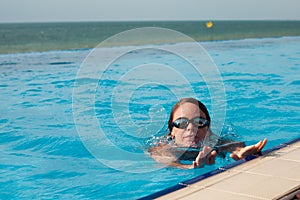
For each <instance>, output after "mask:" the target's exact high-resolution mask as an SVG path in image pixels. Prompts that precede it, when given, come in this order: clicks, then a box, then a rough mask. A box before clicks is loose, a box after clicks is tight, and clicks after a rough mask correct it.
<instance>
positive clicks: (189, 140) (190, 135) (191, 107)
mask: <svg viewBox="0 0 300 200" xmlns="http://www.w3.org/2000/svg"><path fill="white" fill-rule="evenodd" d="M183 117H184V118H187V119H189V120H191V119H194V118H195V117H202V118H204V119H206V116H205V114H204V112H202V111H201V110H200V109H199V107H198V106H196V105H195V104H192V103H189V102H186V103H183V104H181V105H180V106H179V107H178V108H177V109H176V110H175V112H174V114H173V121H175V120H176V119H178V118H183ZM207 130H208V127H207V126H206V127H203V128H199V129H198V126H195V125H193V123H189V124H188V126H187V127H186V128H184V129H179V128H176V127H173V129H172V132H171V135H172V136H173V137H175V143H176V144H177V145H179V146H182V147H197V145H198V143H199V142H200V141H203V140H204V138H205V136H206V133H207Z"/></svg>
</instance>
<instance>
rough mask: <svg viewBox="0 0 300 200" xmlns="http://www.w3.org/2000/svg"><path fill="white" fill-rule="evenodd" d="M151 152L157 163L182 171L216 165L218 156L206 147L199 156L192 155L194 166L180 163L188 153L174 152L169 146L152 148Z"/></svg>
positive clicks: (198, 153)
mask: <svg viewBox="0 0 300 200" xmlns="http://www.w3.org/2000/svg"><path fill="white" fill-rule="evenodd" d="M149 152H150V153H151V156H152V158H153V159H154V160H155V161H157V162H160V163H163V164H166V165H169V166H172V167H178V168H182V169H192V168H199V167H203V166H204V165H205V164H208V165H211V164H214V163H215V158H216V156H217V152H216V151H214V150H212V148H211V147H204V148H203V149H202V150H201V151H200V152H197V154H194V153H195V152H193V153H192V154H193V155H194V159H193V160H194V161H193V163H192V164H183V163H181V162H180V159H181V158H182V157H183V154H185V153H186V152H184V151H178V150H174V148H171V147H169V146H168V145H162V146H158V147H154V148H150V149H149Z"/></svg>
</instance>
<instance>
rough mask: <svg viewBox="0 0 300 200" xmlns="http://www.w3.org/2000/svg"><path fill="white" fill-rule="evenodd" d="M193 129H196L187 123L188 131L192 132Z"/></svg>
mask: <svg viewBox="0 0 300 200" xmlns="http://www.w3.org/2000/svg"><path fill="white" fill-rule="evenodd" d="M194 128H196V127H195V126H194V125H193V123H189V124H188V126H187V130H188V131H190V130H193V129H194Z"/></svg>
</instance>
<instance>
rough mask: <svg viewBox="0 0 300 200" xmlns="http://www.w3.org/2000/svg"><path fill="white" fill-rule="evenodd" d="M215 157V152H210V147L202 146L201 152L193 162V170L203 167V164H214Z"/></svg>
mask: <svg viewBox="0 0 300 200" xmlns="http://www.w3.org/2000/svg"><path fill="white" fill-rule="evenodd" d="M216 156H217V152H216V151H212V148H211V147H207V146H204V147H203V149H202V151H200V152H199V154H198V156H197V158H196V159H195V161H194V162H193V168H198V167H203V165H205V164H208V165H212V164H214V163H215V159H216Z"/></svg>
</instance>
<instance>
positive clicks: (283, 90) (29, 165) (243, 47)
mask: <svg viewBox="0 0 300 200" xmlns="http://www.w3.org/2000/svg"><path fill="white" fill-rule="evenodd" d="M174 45H175V46H176V45H177V44H174ZM202 45H203V47H205V49H206V51H207V52H208V53H209V55H210V56H211V57H212V59H213V60H214V62H215V64H216V66H217V67H218V69H219V71H220V74H221V77H222V80H223V84H224V85H223V86H224V88H225V94H226V96H225V100H226V102H221V103H223V104H226V123H227V124H230V128H234V130H235V133H237V135H238V136H236V139H237V140H242V141H245V142H246V143H247V144H253V143H255V142H256V141H258V140H259V139H263V138H268V140H269V141H268V144H267V146H266V148H270V147H273V146H275V145H278V144H280V143H282V142H285V141H288V140H290V139H293V138H296V137H299V136H300V134H299V129H300V123H299V122H300V76H299V73H300V49H299V46H300V37H283V38H267V39H245V40H236V41H219V42H205V43H202ZM115 50H118V48H117V47H115ZM90 52H91V50H89V49H83V50H74V51H51V52H41V53H24V54H7V55H0V71H1V73H0V77H1V78H0V80H1V82H0V94H1V98H0V113H1V115H0V147H1V148H0V151H1V159H0V174H1V176H0V177H1V181H0V188H1V191H0V198H1V199H32V198H38V199H40V198H60V199H79V198H80V199H136V198H139V197H143V196H145V195H148V194H151V193H153V192H156V191H159V190H161V189H164V188H167V187H170V186H172V185H174V184H176V183H178V182H180V181H184V180H188V179H190V178H193V177H195V176H198V175H200V174H203V173H205V172H207V171H209V170H213V169H216V168H218V167H220V166H223V165H225V164H228V163H231V162H233V160H230V159H228V158H227V159H221V158H218V159H217V162H216V164H215V165H213V166H206V167H204V168H202V169H195V170H181V169H175V168H168V167H163V166H161V165H159V164H157V163H155V162H154V161H152V159H151V158H150V157H149V155H147V153H144V151H146V147H145V145H146V143H147V141H148V140H149V138H151V137H152V136H155V135H159V134H161V133H157V132H156V131H157V130H156V129H152V126H148V124H149V123H150V124H153V127H160V126H161V129H159V130H160V131H159V132H162V131H163V130H164V128H165V125H166V124H165V121H166V120H167V119H166V118H167V117H168V116H167V113H168V112H169V111H170V109H171V106H172V105H173V103H174V102H175V101H176V100H177V99H176V97H177V96H176V95H178V94H175V93H174V91H176V92H177V93H180V94H179V96H187V95H190V91H189V90H186V88H187V87H186V86H187V85H186V84H178V85H176V84H175V85H174V86H170V85H167V86H166V85H163V84H158V83H157V82H147V83H146V84H140V85H139V87H137V88H136V89H135V90H134V92H133V93H131V94H130V95H129V94H128V93H127V92H126V88H127V89H130V88H131V84H128V85H126V84H124V83H125V81H124V82H122V83H123V85H122V87H120V86H119V84H118V81H116V80H120V79H122V80H125V79H126V76H124V74H129V73H131V71H126V70H125V71H122V70H124V69H128V68H130V66H135V65H141V64H143V63H148V62H150V61H151V62H152V61H153V60H154V61H157V62H158V63H163V64H164V65H167V66H170V67H172V66H181V68H180V67H179V68H178V69H177V70H178V71H179V72H181V73H182V74H184V73H187V74H184V75H185V77H189V78H190V79H191V80H193V81H190V82H189V83H190V84H191V85H192V86H193V87H194V88H195V93H196V97H197V98H199V99H201V100H202V101H203V102H205V104H207V105H208V108H209V109H210V110H211V109H212V100H211V96H210V95H211V93H210V91H209V89H208V88H207V86H206V84H205V81H204V78H205V77H204V78H203V77H199V74H193V73H191V74H189V72H185V69H186V68H188V67H189V64H188V63H184V62H182V60H181V59H178V58H177V57H174V56H173V55H171V54H168V53H166V52H165V51H161V50H157V49H155V50H153V48H144V49H143V50H141V51H132V52H130V53H128V54H126V55H125V56H122V57H119V58H118V59H116V60H114V61H113V62H112V63H111V64H110V65H111V69H110V70H107V71H105V73H103V76H102V77H96V81H97V87H96V88H95V90H93V88H89V87H86V88H84V89H83V90H81V91H79V92H78V94H83V97H88V94H90V93H92V94H94V97H95V102H94V107H93V108H90V109H89V107H87V108H84V109H83V110H81V112H80V113H79V117H80V120H81V121H77V120H76V119H74V108H75V109H76V108H77V107H76V105H74V99H75V100H76V98H74V85H75V87H76V83H78V82H80V84H83V85H84V84H86V85H88V84H89V83H90V82H95V79H93V78H90V77H89V78H81V79H78V70H80V67H81V66H82V63H83V62H84V60H85V59H86V57H87V56H88V55H89V53H90ZM148 59H149V60H148ZM126 67H127V68H126ZM116 69H118V70H116ZM135 73H137V72H135ZM139 75H141V74H139ZM164 76H168V74H164ZM132 77H134V78H135V80H134V81H137V82H138V78H139V77H141V76H138V75H137V74H134V75H132V76H130V77H129V78H128V80H129V79H130V78H132ZM198 78H199V82H197V81H194V80H197V79H198ZM154 80H156V79H154ZM174 82H176V80H175V81H174ZM112 94H113V95H112ZM128 96H129V97H130V98H129V99H128ZM112 101H113V102H114V103H115V104H112V103H111V102H112ZM75 103H78V102H75ZM84 103H85V102H84ZM124 106H128V108H126V109H124ZM112 107H113V108H112ZM128 114H130V115H131V118H128ZM90 116H96V119H97V122H98V123H99V124H97V125H99V126H101V127H102V130H104V132H105V133H106V135H105V137H106V138H102V139H101V138H100V140H101V141H100V144H101V145H102V147H99V149H96V151H101V153H100V156H102V157H103V156H104V158H103V159H101V157H99V156H98V155H96V156H95V154H93V153H94V152H91V151H90V149H89V148H88V146H86V144H87V143H83V141H82V139H83V138H82V137H83V136H82V135H80V134H78V131H81V130H82V129H80V130H79V129H78V127H79V126H82V127H84V128H85V129H84V130H86V132H85V136H88V137H91V138H93V135H94V134H97V133H99V130H98V129H95V127H94V126H88V123H86V122H87V121H89V120H90V118H89V117H90ZM77 117H78V116H77ZM131 122H134V124H137V125H138V126H137V127H131V126H129V125H130V123H131ZM158 122H159V123H158ZM76 123H78V124H76ZM80 123H82V124H80ZM119 123H120V125H117V124H119ZM128 124H129V125H128ZM81 134H82V132H81ZM105 139H108V141H109V142H108V143H107V144H105V143H103V141H106V140H105ZM91 142H93V141H91ZM101 142H102V143H101ZM112 144H113V146H115V147H117V148H115V149H114V148H113V149H111V148H106V147H107V146H110V145H112ZM112 150H113V151H112ZM119 151H121V152H125V153H124V155H126V156H127V154H128V155H129V156H132V157H124V159H123V160H120V155H116V154H118V153H119ZM122 155H123V154H121V157H122ZM136 155H137V156H136ZM115 158H116V159H115ZM136 158H138V159H141V160H136ZM120 167H121V168H120Z"/></svg>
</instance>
